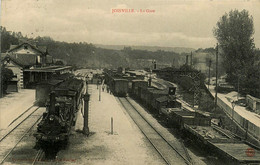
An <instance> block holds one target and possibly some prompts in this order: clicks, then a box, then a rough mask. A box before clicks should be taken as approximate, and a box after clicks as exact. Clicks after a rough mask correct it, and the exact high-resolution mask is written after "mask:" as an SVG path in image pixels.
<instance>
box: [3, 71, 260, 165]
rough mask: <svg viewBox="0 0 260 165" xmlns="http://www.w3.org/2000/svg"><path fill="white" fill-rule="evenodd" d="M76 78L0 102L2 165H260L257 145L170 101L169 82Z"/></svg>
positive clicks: (79, 74) (176, 100)
mask: <svg viewBox="0 0 260 165" xmlns="http://www.w3.org/2000/svg"><path fill="white" fill-rule="evenodd" d="M74 74H75V75H76V76H77V77H78V78H79V79H81V80H73V79H71V75H69V76H64V77H63V78H59V81H57V80H51V81H50V82H51V83H48V82H47V83H46V82H45V83H41V84H40V86H38V87H36V90H28V91H27V90H24V91H22V92H20V93H16V94H9V97H6V98H4V99H5V100H0V101H2V102H4V103H5V104H1V106H2V109H5V111H1V118H3V115H2V114H6V115H8V116H9V118H5V119H4V118H3V119H4V120H5V121H4V123H5V124H1V132H0V135H1V137H0V163H1V164H45V163H50V164H140V165H141V164H156V165H157V164H178V165H179V164H189V165H190V164H259V163H260V150H259V148H258V147H257V146H255V145H253V144H251V143H246V142H245V141H243V140H241V139H239V137H238V136H236V135H235V134H234V133H232V132H230V131H228V130H225V129H223V128H222V127H218V126H217V125H213V124H211V118H210V117H209V116H207V115H206V114H204V113H201V112H199V111H198V110H197V109H194V108H193V107H192V106H191V105H189V104H188V103H186V102H185V101H183V100H182V99H181V97H179V96H178V97H176V96H177V94H176V93H178V90H179V89H178V87H177V86H176V85H175V84H173V83H171V82H168V81H165V80H163V79H159V78H158V79H157V78H156V79H154V80H153V81H152V82H151V84H149V81H148V82H147V81H145V80H143V79H135V78H134V79H133V77H123V78H124V80H123V79H120V77H118V76H115V75H113V74H111V73H109V72H107V73H105V74H104V73H102V74H100V75H101V76H100V77H95V76H94V77H93V78H92V79H91V80H86V79H85V78H86V77H87V76H86V75H87V73H86V72H85V71H79V72H76V73H74ZM121 78H122V77H121ZM86 81H88V83H86V86H85V85H82V84H84V83H82V82H86ZM54 82H55V83H54ZM68 82H71V83H68ZM71 84H72V85H71ZM75 84H76V85H75ZM65 89H66V90H65ZM47 90H48V92H47V93H46V92H45V91H47ZM43 91H44V92H43ZM51 91H54V92H51ZM176 91H177V92H176ZM24 93H26V94H24ZM50 93H51V94H50ZM49 94H50V95H49ZM87 94H89V95H90V98H89V99H86V97H85V96H86V95H87ZM21 96H22V97H21ZM83 98H84V99H83ZM15 100H16V102H17V104H13V102H14V101H15ZM17 100H19V101H17ZM72 100H74V101H72ZM40 102H43V103H44V104H43V103H42V104H39V103H40ZM64 103H65V104H64ZM8 107H10V108H9V111H8V112H7V110H8ZM19 108H20V109H19ZM2 109H1V110H2ZM17 109H19V111H17ZM76 112H77V113H76ZM86 112H87V114H86ZM10 114H11V115H10ZM58 118H59V119H58ZM1 120H2V119H1ZM56 121H57V122H58V123H56ZM39 123H40V124H39ZM57 124H58V126H57ZM86 124H87V125H86ZM83 127H84V128H83ZM86 127H87V128H88V129H87V131H86V130H84V129H86ZM88 130H89V131H88ZM86 135H87V136H86ZM46 148H47V149H46Z"/></svg>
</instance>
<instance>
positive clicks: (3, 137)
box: [0, 106, 40, 142]
mask: <svg viewBox="0 0 260 165" xmlns="http://www.w3.org/2000/svg"><path fill="white" fill-rule="evenodd" d="M32 107H34V106H31V107H30V108H28V109H27V110H26V111H24V112H23V113H22V114H21V115H20V116H18V117H17V118H16V119H15V120H14V121H16V120H18V118H20V117H21V116H23V115H24V114H25V113H27V112H28V111H29V110H30V109H32ZM39 108H40V107H37V108H36V109H35V110H33V111H32V112H31V113H30V114H29V115H28V116H26V117H25V118H24V119H23V120H22V121H21V122H19V123H18V124H17V125H16V126H15V127H13V128H12V129H11V130H10V131H8V132H7V133H6V134H5V135H4V136H2V137H1V139H0V142H1V141H3V140H4V139H5V138H6V137H7V136H8V135H9V134H10V133H12V132H13V131H14V130H15V129H16V128H17V127H18V126H19V125H21V124H22V123H23V122H24V121H25V120H26V119H28V118H29V117H30V116H31V115H32V114H33V113H34V112H35V111H37V110H38V109H39ZM14 121H13V122H12V123H14ZM12 123H11V124H12ZM11 124H9V125H11Z"/></svg>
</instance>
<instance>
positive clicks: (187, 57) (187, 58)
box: [185, 55, 189, 65]
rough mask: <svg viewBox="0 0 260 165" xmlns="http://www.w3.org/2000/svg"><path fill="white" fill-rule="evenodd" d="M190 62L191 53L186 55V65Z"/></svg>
mask: <svg viewBox="0 0 260 165" xmlns="http://www.w3.org/2000/svg"><path fill="white" fill-rule="evenodd" d="M188 62H189V55H186V64H185V65H188Z"/></svg>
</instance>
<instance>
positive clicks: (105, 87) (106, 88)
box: [97, 83, 112, 94]
mask: <svg viewBox="0 0 260 165" xmlns="http://www.w3.org/2000/svg"><path fill="white" fill-rule="evenodd" d="M98 85H99V83H97V89H98ZM101 89H102V92H104V91H105V90H106V91H107V93H110V94H111V93H112V92H111V90H110V88H109V86H108V85H106V84H101Z"/></svg>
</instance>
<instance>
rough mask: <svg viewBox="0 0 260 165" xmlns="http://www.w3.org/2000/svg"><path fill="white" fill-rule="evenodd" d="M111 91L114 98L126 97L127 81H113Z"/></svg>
mask: <svg viewBox="0 0 260 165" xmlns="http://www.w3.org/2000/svg"><path fill="white" fill-rule="evenodd" d="M111 90H112V92H113V94H114V95H115V96H119V97H125V96H127V92H128V81H127V80H126V79H113V82H112V88H111Z"/></svg>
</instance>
